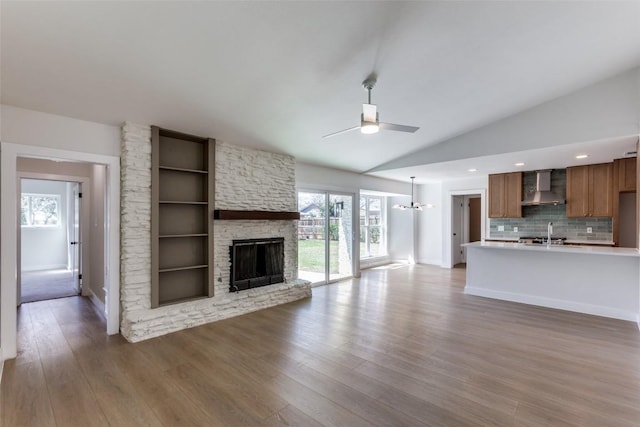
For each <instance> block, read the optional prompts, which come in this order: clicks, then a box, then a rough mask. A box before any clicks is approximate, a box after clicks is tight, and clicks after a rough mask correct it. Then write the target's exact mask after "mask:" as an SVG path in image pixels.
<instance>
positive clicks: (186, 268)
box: [158, 264, 209, 273]
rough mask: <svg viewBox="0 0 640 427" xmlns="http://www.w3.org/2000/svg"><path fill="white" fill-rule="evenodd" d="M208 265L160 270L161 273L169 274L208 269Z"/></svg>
mask: <svg viewBox="0 0 640 427" xmlns="http://www.w3.org/2000/svg"><path fill="white" fill-rule="evenodd" d="M208 267H209V266H208V265H207V264H202V265H187V266H185V267H173V268H161V269H160V270H158V271H159V272H160V273H167V272H169V271H183V270H196V269H199V268H208Z"/></svg>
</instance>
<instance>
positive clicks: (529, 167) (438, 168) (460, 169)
mask: <svg viewBox="0 0 640 427" xmlns="http://www.w3.org/2000/svg"><path fill="white" fill-rule="evenodd" d="M637 142H638V137H637V136H635V135H634V136H628V137H622V138H612V139H607V140H602V141H590V142H582V143H577V144H566V145H561V146H557V147H549V148H540V149H536V150H527V151H517V152H512V153H506V154H498V155H492V156H484V157H475V158H465V159H460V160H455V161H448V162H441V163H433V164H429V165H422V166H411V167H406V168H398V169H391V170H385V171H379V172H370V174H371V175H375V176H379V177H381V178H387V179H393V180H398V181H402V180H405V181H408V180H409V178H408V177H410V176H415V177H416V180H415V182H416V184H425V183H428V182H437V181H444V180H454V179H464V178H472V177H475V176H479V175H485V176H486V175H487V174H491V173H504V172H516V171H533V170H542V169H564V168H566V167H569V166H579V165H588V164H596V163H607V162H611V161H612V160H613V159H620V158H623V157H633V156H635V154H628V153H635V150H636V143H637ZM578 155H587V156H588V157H586V158H581V159H577V158H576V156H578ZM516 163H524V165H522V166H520V165H518V166H516Z"/></svg>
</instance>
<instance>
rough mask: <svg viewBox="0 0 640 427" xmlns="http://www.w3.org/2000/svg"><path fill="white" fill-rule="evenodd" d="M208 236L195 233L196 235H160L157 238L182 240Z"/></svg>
mask: <svg viewBox="0 0 640 427" xmlns="http://www.w3.org/2000/svg"><path fill="white" fill-rule="evenodd" d="M207 236H209V235H208V234H206V233H196V234H164V235H160V236H158V238H160V239H176V238H182V237H207Z"/></svg>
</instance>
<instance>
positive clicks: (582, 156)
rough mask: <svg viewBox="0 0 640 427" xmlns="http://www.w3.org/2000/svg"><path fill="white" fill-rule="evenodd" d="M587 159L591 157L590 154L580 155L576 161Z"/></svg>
mask: <svg viewBox="0 0 640 427" xmlns="http://www.w3.org/2000/svg"><path fill="white" fill-rule="evenodd" d="M587 157H589V155H588V154H578V155H577V156H576V159H586V158H587Z"/></svg>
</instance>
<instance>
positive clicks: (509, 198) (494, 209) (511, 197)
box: [489, 172, 522, 218]
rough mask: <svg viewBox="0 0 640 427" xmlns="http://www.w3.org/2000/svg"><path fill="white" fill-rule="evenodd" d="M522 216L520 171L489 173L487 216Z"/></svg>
mask: <svg viewBox="0 0 640 427" xmlns="http://www.w3.org/2000/svg"><path fill="white" fill-rule="evenodd" d="M520 217H522V172H511V173H500V174H492V175H489V218H520Z"/></svg>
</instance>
